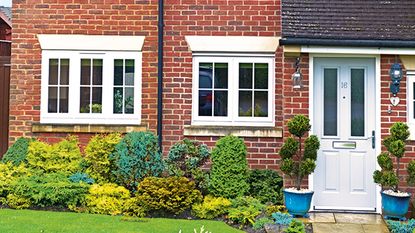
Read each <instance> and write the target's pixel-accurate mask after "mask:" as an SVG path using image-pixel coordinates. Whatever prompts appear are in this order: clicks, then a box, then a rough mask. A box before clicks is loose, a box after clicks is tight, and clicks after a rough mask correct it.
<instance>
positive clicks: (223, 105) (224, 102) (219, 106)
mask: <svg viewBox="0 0 415 233" xmlns="http://www.w3.org/2000/svg"><path fill="white" fill-rule="evenodd" d="M214 106H215V110H214V115H215V116H227V115H228V91H215V105H214Z"/></svg>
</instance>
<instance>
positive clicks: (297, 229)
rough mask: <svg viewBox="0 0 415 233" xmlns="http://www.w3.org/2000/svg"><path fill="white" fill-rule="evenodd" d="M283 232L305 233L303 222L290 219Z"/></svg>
mask: <svg viewBox="0 0 415 233" xmlns="http://www.w3.org/2000/svg"><path fill="white" fill-rule="evenodd" d="M284 232H285V233H305V227H304V223H303V222H301V221H299V220H297V219H294V220H293V221H291V223H290V225H289V226H288V228H287V229H285V230H284Z"/></svg>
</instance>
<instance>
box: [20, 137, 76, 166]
mask: <svg viewBox="0 0 415 233" xmlns="http://www.w3.org/2000/svg"><path fill="white" fill-rule="evenodd" d="M27 162H28V167H29V168H31V169H34V170H37V171H43V172H47V173H50V172H61V173H65V174H73V173H75V172H77V171H79V170H80V164H81V162H82V155H81V151H80V150H79V147H78V140H77V138H76V137H68V138H67V139H64V140H62V141H60V142H58V143H56V144H53V145H48V144H46V143H44V142H39V141H33V142H31V143H30V145H29V152H28V155H27Z"/></svg>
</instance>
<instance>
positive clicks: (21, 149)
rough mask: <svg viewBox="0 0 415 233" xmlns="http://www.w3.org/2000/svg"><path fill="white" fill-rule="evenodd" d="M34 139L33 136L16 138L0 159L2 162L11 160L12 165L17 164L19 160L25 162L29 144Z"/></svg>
mask: <svg viewBox="0 0 415 233" xmlns="http://www.w3.org/2000/svg"><path fill="white" fill-rule="evenodd" d="M34 140H35V139H33V138H24V137H20V138H18V139H17V140H16V142H15V143H13V145H12V146H10V147H9V149H8V150H7V151H6V153H5V154H4V155H3V158H2V160H1V161H2V162H3V163H7V162H12V163H13V165H14V166H18V165H19V164H20V163H21V162H23V163H26V162H27V161H26V157H27V152H28V148H29V144H30V142H32V141H34Z"/></svg>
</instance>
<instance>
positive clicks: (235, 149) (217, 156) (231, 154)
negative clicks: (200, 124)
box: [209, 135, 249, 198]
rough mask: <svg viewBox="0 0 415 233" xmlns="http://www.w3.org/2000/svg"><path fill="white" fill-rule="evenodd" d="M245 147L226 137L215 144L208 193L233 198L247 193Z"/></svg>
mask: <svg viewBox="0 0 415 233" xmlns="http://www.w3.org/2000/svg"><path fill="white" fill-rule="evenodd" d="M246 155H247V151H246V146H245V144H244V142H243V140H242V139H240V138H238V137H236V136H232V135H230V136H226V137H223V138H221V139H219V140H218V141H217V142H216V146H215V148H214V149H213V151H212V169H211V172H210V181H209V191H210V193H211V194H213V195H215V196H221V197H226V198H235V197H239V196H243V195H244V194H245V193H247V192H248V189H249V184H248V182H247V179H248V163H247V160H246Z"/></svg>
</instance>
